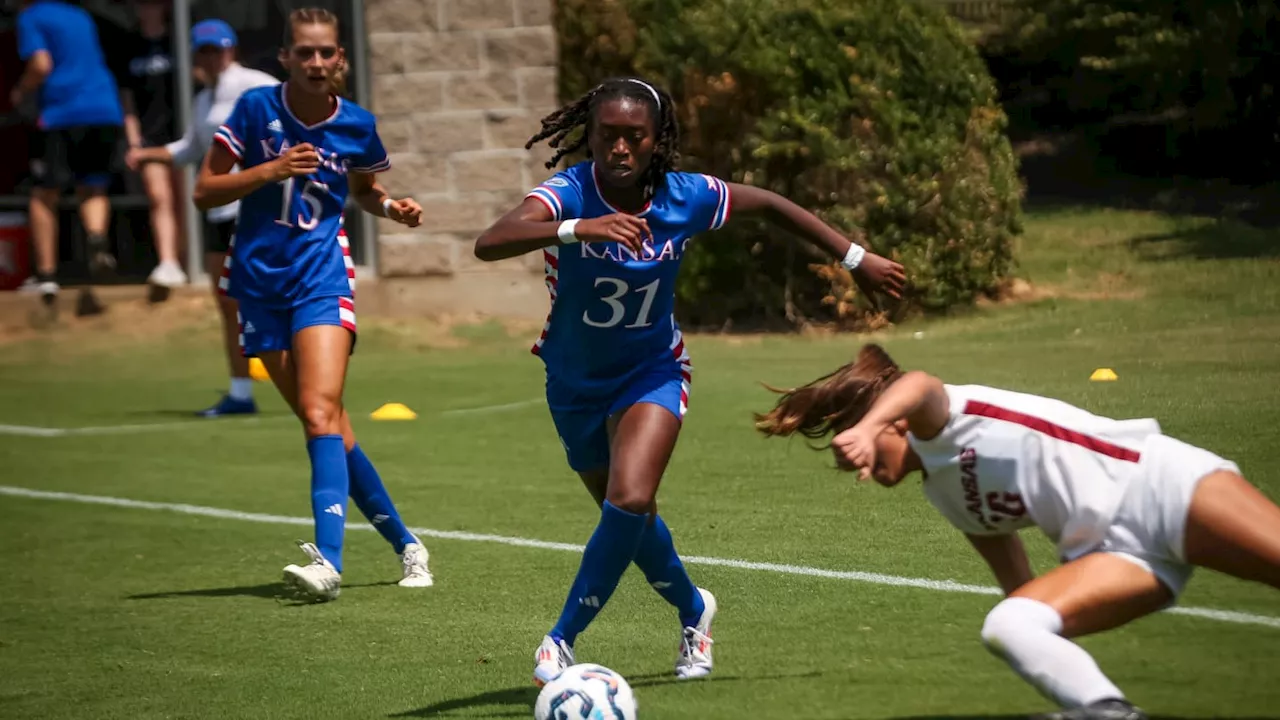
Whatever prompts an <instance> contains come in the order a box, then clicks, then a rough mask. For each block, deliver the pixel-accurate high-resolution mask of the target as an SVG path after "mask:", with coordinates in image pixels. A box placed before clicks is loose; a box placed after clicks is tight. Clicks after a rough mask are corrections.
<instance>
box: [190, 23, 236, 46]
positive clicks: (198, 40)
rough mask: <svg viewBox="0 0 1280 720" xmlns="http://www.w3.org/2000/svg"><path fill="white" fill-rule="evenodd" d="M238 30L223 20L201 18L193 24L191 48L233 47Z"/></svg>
mask: <svg viewBox="0 0 1280 720" xmlns="http://www.w3.org/2000/svg"><path fill="white" fill-rule="evenodd" d="M235 46H236V31H235V30H232V29H231V26H230V25H228V24H226V23H225V22H223V21H221V20H201V21H200V22H198V23H196V24H195V25H192V26H191V49H192V50H199V49H200V48H202V47H216V48H233V47H235Z"/></svg>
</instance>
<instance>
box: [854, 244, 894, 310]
mask: <svg viewBox="0 0 1280 720" xmlns="http://www.w3.org/2000/svg"><path fill="white" fill-rule="evenodd" d="M853 282H854V283H856V284H857V286H858V289H859V290H861V291H862V292H863V293H864V294H865V295H867V296H868V297H871V295H872V293H874V292H875V291H877V290H879V291H880V292H882V293H884V294H885V295H888V296H889V297H891V298H893V299H894V300H900V299H901V298H902V287H903V286H904V285H905V284H906V282H907V273H906V270H905V268H903V267H902V265H900V264H898V263H896V262H894V261H892V260H890V259H888V258H885V257H881V256H879V255H876V254H875V253H871V252H869V253H867V254H866V255H864V256H863V257H862V262H861V263H858V267H857V269H855V270H854V271H853Z"/></svg>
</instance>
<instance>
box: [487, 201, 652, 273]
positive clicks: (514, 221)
mask: <svg viewBox="0 0 1280 720" xmlns="http://www.w3.org/2000/svg"><path fill="white" fill-rule="evenodd" d="M646 238H648V239H649V240H652V239H653V236H652V234H651V233H650V232H649V223H647V222H645V220H644V218H639V217H636V216H634V215H627V214H625V213H616V214H614V215H605V216H604V217H598V218H587V219H582V220H577V219H574V220H564V221H561V222H556V221H555V219H554V218H553V217H552V215H551V210H550V209H549V208H548V207H547V206H546V204H545V203H543V202H542V201H540V200H537V199H535V198H532V197H527V198H525V199H524V202H522V203H520V204H519V205H518V206H517V207H515V208H514V209H512V210H511V211H510V212H508V213H507V214H506V215H503V216H502V217H500V218H498V220H497V222H495V223H494V224H493V225H490V226H489V229H488V230H485V231H484V232H483V233H481V234H480V237H478V238H476V248H475V253H476V257H477V258H479V259H481V260H484V261H485V262H492V261H494V260H505V259H507V258H513V257H517V256H520V255H523V254H525V253H527V252H533V251H534V250H541V249H542V248H547V247H552V246H554V245H561V244H564V243H572V242H619V243H622V244H624V245H626V246H627V247H629V248H631V249H632V250H635V251H636V252H640V251H641V250H642V249H643V248H644V241H645V239H646Z"/></svg>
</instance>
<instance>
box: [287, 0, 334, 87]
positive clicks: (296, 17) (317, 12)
mask: <svg viewBox="0 0 1280 720" xmlns="http://www.w3.org/2000/svg"><path fill="white" fill-rule="evenodd" d="M299 25H329V26H330V27H332V28H333V34H334V36H335V37H337V38H338V48H339V49H341V48H342V26H341V25H339V24H338V16H337V15H334V14H333V13H332V12H330V11H328V10H325V9H324V8H318V7H307V8H298V9H297V10H294V11H293V12H291V13H289V22H288V23H286V24H285V27H284V41H283V45H282V47H284V48H286V49H288V48H292V47H293V38H294V35H293V33H294V29H295V28H297V27H298V26H299ZM350 70H351V64H350V62H349V61H348V60H347V56H346V53H343V55H342V63H341V64H340V65H338V67H337V69H336V70H335V71H334V73H333V76H332V77H331V78H329V92H331V93H333V94H334V95H346V94H347V73H348V72H349V71H350Z"/></svg>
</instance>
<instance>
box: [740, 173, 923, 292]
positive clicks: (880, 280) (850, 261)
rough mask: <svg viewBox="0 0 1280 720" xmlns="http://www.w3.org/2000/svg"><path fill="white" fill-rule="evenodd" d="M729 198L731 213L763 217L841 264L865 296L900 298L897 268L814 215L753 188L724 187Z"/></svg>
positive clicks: (901, 272)
mask: <svg viewBox="0 0 1280 720" xmlns="http://www.w3.org/2000/svg"><path fill="white" fill-rule="evenodd" d="M728 185H729V190H730V193H731V195H732V197H733V213H734V216H737V215H739V214H741V213H746V214H748V215H751V214H759V215H763V216H764V217H765V218H766V219H767V220H768V221H769V222H771V223H772V224H774V225H777V226H778V227H780V228H782V229H784V230H788V231H790V232H791V233H793V234H795V235H799V236H800V237H802V238H804V239H805V240H808V241H809V242H811V243H813V244H814V245H817V246H818V247H820V248H822V249H824V250H826V251H827V253H828V254H830V255H831V256H832V257H833V258H836V259H837V260H840V261H841V264H843V265H844V266H845V267H846V268H848V269H849V271H850V272H851V273H853V279H854V281H855V282H856V283H857V284H858V287H859V288H861V289H862V291H863V292H865V293H867V294H868V295H869V294H870V293H871V292H872V291H874V290H879V291H881V292H883V293H885V294H886V295H888V296H890V297H893V298H900V297H902V286H903V284H904V283H906V279H907V276H906V273H905V272H904V270H903V268H902V266H901V265H899V264H898V263H896V262H894V261H892V260H889V259H888V258H884V257H881V256H879V255H876V254H875V253H873V252H870V251H869V250H867V249H865V248H863V247H862V246H861V245H859V244H857V243H853V242H850V241H849V239H848V238H846V237H845V236H844V235H841V234H840V233H839V232H837V231H836V230H835V229H834V228H832V227H831V226H830V225H827V224H826V223H824V222H822V220H820V219H819V218H818V216H817V215H814V214H813V213H811V212H809V211H808V210H805V209H804V208H802V207H800V206H799V205H797V204H795V203H793V202H791V201H790V200H788V199H786V198H784V197H782V196H781V195H779V194H777V193H775V192H771V191H769V190H764V189H762V188H758V187H755V186H753V185H739V184H737V183H728Z"/></svg>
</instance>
